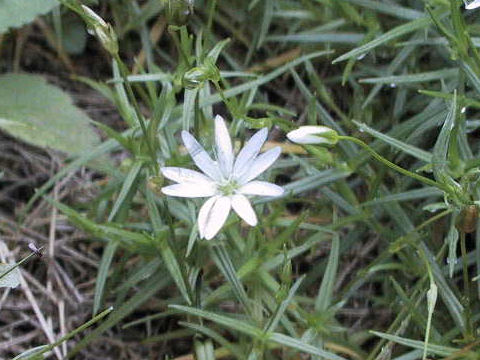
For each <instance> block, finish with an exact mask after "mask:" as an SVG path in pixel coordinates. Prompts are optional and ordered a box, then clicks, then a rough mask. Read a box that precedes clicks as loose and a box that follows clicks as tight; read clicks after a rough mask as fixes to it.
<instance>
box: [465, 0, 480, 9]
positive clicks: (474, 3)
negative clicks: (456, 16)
mask: <svg viewBox="0 0 480 360" xmlns="http://www.w3.org/2000/svg"><path fill="white" fill-rule="evenodd" d="M478 7H480V0H475V1H472V2H471V3H469V4H467V5H465V9H467V10H472V9H476V8H478Z"/></svg>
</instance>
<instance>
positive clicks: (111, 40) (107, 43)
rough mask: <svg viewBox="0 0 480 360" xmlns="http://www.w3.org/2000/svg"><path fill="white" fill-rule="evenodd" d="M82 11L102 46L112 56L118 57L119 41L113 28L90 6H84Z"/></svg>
mask: <svg viewBox="0 0 480 360" xmlns="http://www.w3.org/2000/svg"><path fill="white" fill-rule="evenodd" d="M82 9H83V11H84V14H85V17H86V18H87V21H88V24H89V25H90V26H91V27H92V29H93V31H94V32H95V35H96V36H97V38H98V40H100V43H101V44H102V46H103V47H104V48H105V50H107V51H108V52H109V53H110V54H112V55H116V54H117V53H118V39H117V34H115V31H114V30H113V28H112V26H111V25H110V24H108V23H106V22H105V20H103V19H102V18H101V17H100V16H98V14H96V13H95V12H94V11H93V10H92V9H90V8H89V7H88V6H85V5H82Z"/></svg>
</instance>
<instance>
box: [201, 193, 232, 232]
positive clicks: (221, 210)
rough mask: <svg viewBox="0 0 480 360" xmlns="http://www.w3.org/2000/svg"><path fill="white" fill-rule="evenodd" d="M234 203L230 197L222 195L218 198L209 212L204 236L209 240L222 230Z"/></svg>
mask: <svg viewBox="0 0 480 360" xmlns="http://www.w3.org/2000/svg"><path fill="white" fill-rule="evenodd" d="M231 206H232V204H231V201H230V198H228V197H226V196H222V197H219V198H217V199H216V201H215V203H214V204H213V206H212V208H211V209H210V211H209V212H208V215H207V219H206V224H205V228H204V230H203V237H204V238H205V239H207V240H210V239H213V237H214V236H215V235H217V233H218V232H219V231H220V229H221V228H222V226H223V224H224V223H225V221H226V220H227V218H228V214H229V213H230V208H231Z"/></svg>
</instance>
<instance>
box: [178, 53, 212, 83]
mask: <svg viewBox="0 0 480 360" xmlns="http://www.w3.org/2000/svg"><path fill="white" fill-rule="evenodd" d="M219 80H220V72H219V71H218V68H217V67H216V66H215V64H214V63H213V61H212V60H210V59H208V58H207V59H205V62H204V63H203V64H202V65H201V66H197V67H194V68H192V69H190V70H188V71H187V72H186V73H185V74H184V75H183V79H182V84H183V86H184V87H185V88H186V89H196V88H199V87H202V86H203V84H204V82H205V81H219Z"/></svg>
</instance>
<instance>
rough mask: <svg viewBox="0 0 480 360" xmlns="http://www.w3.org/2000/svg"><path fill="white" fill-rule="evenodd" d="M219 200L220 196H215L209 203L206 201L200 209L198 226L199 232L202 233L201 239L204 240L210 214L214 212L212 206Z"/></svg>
mask: <svg viewBox="0 0 480 360" xmlns="http://www.w3.org/2000/svg"><path fill="white" fill-rule="evenodd" d="M218 198H219V196H213V197H211V198H210V199H208V200H207V201H205V203H204V204H203V205H202V207H201V208H200V211H199V212H198V220H197V224H198V232H199V233H200V238H201V239H203V238H204V235H205V228H206V227H207V219H208V215H209V214H210V211H211V210H212V206H213V205H214V204H215V201H217V199H218Z"/></svg>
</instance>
